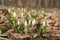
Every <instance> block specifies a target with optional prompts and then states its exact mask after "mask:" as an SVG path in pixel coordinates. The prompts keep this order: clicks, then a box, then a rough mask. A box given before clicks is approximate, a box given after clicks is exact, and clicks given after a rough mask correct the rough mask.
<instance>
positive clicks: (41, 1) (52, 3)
mask: <svg viewBox="0 0 60 40" xmlns="http://www.w3.org/2000/svg"><path fill="white" fill-rule="evenodd" d="M0 5H5V6H16V7H29V8H41V7H44V8H51V7H52V8H53V7H56V8H60V0H0Z"/></svg>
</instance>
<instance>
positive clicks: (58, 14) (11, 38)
mask: <svg viewBox="0 0 60 40" xmlns="http://www.w3.org/2000/svg"><path fill="white" fill-rule="evenodd" d="M2 9H3V10H2ZM5 9H8V8H7V7H5V6H2V7H0V13H1V10H2V14H0V29H3V34H2V36H1V37H0V40H45V39H46V40H60V9H59V8H40V9H36V10H37V11H39V10H40V11H42V10H43V11H44V12H45V13H44V14H45V15H47V16H46V17H48V20H47V25H48V27H47V30H46V32H45V33H44V34H43V37H38V36H37V34H36V33H34V34H32V35H33V39H31V38H32V36H31V35H23V36H22V35H20V34H19V33H14V32H13V31H14V30H13V29H10V27H9V24H8V23H6V21H5V18H6V17H8V16H7V15H9V14H8V12H7V11H6V10H5ZM4 13H7V14H6V15H3V14H4ZM2 15H3V16H2Z"/></svg>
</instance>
